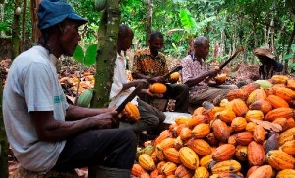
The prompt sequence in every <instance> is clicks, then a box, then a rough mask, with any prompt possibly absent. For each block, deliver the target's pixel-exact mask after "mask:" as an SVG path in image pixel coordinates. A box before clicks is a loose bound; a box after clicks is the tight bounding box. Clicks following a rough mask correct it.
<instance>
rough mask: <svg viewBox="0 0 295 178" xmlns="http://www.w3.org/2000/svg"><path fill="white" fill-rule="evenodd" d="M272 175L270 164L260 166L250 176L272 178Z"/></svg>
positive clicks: (251, 177)
mask: <svg viewBox="0 0 295 178" xmlns="http://www.w3.org/2000/svg"><path fill="white" fill-rule="evenodd" d="M271 176H272V168H271V166H270V165H263V166H260V167H258V168H257V169H256V170H255V171H253V173H252V174H250V176H249V178H271Z"/></svg>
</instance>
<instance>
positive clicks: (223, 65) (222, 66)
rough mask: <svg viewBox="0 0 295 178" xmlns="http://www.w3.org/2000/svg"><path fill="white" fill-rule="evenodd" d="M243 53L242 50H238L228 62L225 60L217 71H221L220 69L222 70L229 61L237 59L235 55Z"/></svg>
mask: <svg viewBox="0 0 295 178" xmlns="http://www.w3.org/2000/svg"><path fill="white" fill-rule="evenodd" d="M243 51H244V48H243V47H242V48H240V49H238V50H237V51H236V52H235V54H234V55H232V56H231V57H230V58H229V59H228V60H226V61H225V62H224V63H223V64H221V65H220V66H219V70H221V69H222V68H224V67H225V66H226V65H227V64H228V63H229V62H230V61H231V60H233V59H234V58H235V57H237V55H238V54H239V53H240V52H243Z"/></svg>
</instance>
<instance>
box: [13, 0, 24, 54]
mask: <svg viewBox="0 0 295 178" xmlns="http://www.w3.org/2000/svg"><path fill="white" fill-rule="evenodd" d="M21 4H22V1H21V0H15V6H14V7H15V9H14V12H15V13H14V19H13V23H12V35H11V39H12V53H11V58H12V59H14V58H16V56H18V55H19V53H20V44H21V39H20V27H21V25H20V15H21V13H20V12H18V9H19V8H21V7H22V5H21ZM21 11H24V9H22V10H21Z"/></svg>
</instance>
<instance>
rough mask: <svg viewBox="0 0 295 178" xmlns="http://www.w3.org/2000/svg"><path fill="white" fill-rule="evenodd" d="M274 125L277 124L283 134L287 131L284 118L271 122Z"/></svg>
mask: <svg viewBox="0 0 295 178" xmlns="http://www.w3.org/2000/svg"><path fill="white" fill-rule="evenodd" d="M272 123H274V124H279V125H280V126H281V127H282V130H281V132H284V131H286V130H287V129H288V123H287V119H286V118H283V117H281V118H276V119H275V120H274V121H272Z"/></svg>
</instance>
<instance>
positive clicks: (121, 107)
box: [116, 84, 142, 113]
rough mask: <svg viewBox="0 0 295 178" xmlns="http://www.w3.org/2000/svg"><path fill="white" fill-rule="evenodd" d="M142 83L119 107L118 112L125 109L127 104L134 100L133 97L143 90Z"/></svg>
mask: <svg viewBox="0 0 295 178" xmlns="http://www.w3.org/2000/svg"><path fill="white" fill-rule="evenodd" d="M141 89H142V84H139V85H138V86H137V87H136V88H135V89H134V90H133V91H132V92H131V93H130V95H129V96H128V97H127V98H126V99H125V100H124V101H123V102H122V103H121V104H120V105H119V106H118V107H117V109H116V111H117V112H118V113H121V112H122V111H123V109H124V108H125V105H126V104H127V103H128V102H130V101H131V100H133V98H134V97H135V96H136V95H137V94H138V93H139V92H140V91H141Z"/></svg>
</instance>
